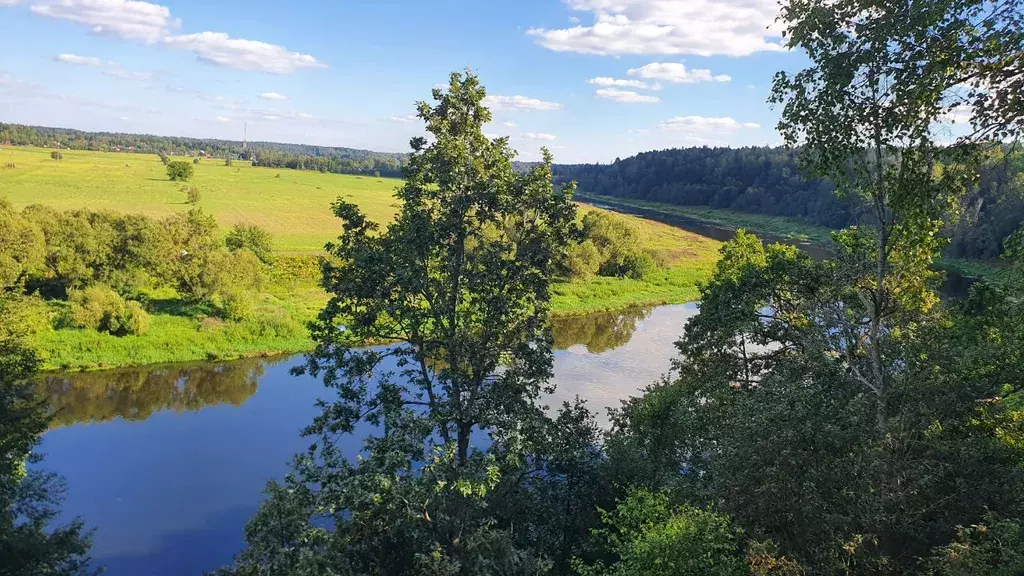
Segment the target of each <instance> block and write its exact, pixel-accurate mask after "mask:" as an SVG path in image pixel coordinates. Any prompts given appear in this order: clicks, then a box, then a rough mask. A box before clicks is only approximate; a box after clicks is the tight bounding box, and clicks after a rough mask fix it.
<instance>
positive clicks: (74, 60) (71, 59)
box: [53, 54, 105, 66]
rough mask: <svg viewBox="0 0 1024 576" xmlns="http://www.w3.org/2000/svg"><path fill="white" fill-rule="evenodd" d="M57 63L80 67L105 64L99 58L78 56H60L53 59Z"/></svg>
mask: <svg viewBox="0 0 1024 576" xmlns="http://www.w3.org/2000/svg"><path fill="white" fill-rule="evenodd" d="M53 59H54V60H56V61H57V62H64V63H65V64H78V65H79V66H103V65H104V64H105V63H104V62H103V60H100V59H99V58H93V57H91V56H79V55H78V54H58V55H57V56H55V57H54V58H53Z"/></svg>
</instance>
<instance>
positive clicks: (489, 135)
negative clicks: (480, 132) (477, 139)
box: [484, 132, 501, 140]
mask: <svg viewBox="0 0 1024 576" xmlns="http://www.w3.org/2000/svg"><path fill="white" fill-rule="evenodd" d="M484 138H487V139H488V140H494V139H496V138H501V136H498V135H497V134H494V133H491V132H484Z"/></svg>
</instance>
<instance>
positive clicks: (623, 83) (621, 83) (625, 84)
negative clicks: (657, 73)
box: [587, 76, 649, 90]
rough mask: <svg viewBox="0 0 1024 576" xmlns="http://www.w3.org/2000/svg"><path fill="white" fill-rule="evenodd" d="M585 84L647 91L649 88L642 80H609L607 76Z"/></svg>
mask: <svg viewBox="0 0 1024 576" xmlns="http://www.w3.org/2000/svg"><path fill="white" fill-rule="evenodd" d="M587 82H588V83H589V84H593V85H595V86H615V87H618V88H637V89H640V90H647V89H648V88H649V86H648V85H647V82H644V81H642V80H619V79H617V78H609V77H607V76H598V77H597V78H591V79H590V80H588V81H587Z"/></svg>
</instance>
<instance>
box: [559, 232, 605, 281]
mask: <svg viewBox="0 0 1024 576" xmlns="http://www.w3.org/2000/svg"><path fill="white" fill-rule="evenodd" d="M564 268H565V274H567V275H568V276H569V278H589V277H591V276H593V275H594V274H597V272H598V270H600V269H601V252H600V251H599V250H598V249H597V246H595V245H594V243H593V242H592V241H590V240H584V241H583V242H580V243H579V244H573V245H572V246H570V247H569V249H568V250H566V255H565V263H564Z"/></svg>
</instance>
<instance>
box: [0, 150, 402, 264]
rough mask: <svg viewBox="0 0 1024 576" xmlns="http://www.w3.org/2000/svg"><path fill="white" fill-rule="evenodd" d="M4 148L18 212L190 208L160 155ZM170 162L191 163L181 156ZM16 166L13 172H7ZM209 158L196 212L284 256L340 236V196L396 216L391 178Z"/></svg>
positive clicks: (0, 181)
mask: <svg viewBox="0 0 1024 576" xmlns="http://www.w3.org/2000/svg"><path fill="white" fill-rule="evenodd" d="M50 152H51V150H49V149H43V148H16V147H0V197H4V196H6V197H7V199H8V200H10V201H11V203H12V204H14V206H15V207H17V208H23V207H25V206H27V205H29V204H36V203H38V204H47V205H49V206H53V207H55V208H60V209H73V208H89V209H91V210H114V211H118V212H127V213H137V214H146V215H147V216H154V217H160V216H166V215H168V214H172V213H174V212H183V211H186V210H188V209H189V208H190V206H189V205H188V204H186V203H185V194H184V193H182V192H181V187H182V184H181V183H179V182H171V181H170V180H168V179H167V172H166V167H165V166H164V165H163V164H162V163H161V162H160V158H159V157H158V156H157V155H155V154H129V153H115V152H90V151H82V150H62V151H61V154H63V156H64V158H63V159H62V160H52V159H51V158H50ZM171 159H172V160H178V159H185V160H188V161H190V162H191V161H192V159H191V158H177V157H174V156H172V157H171ZM7 163H14V165H15V168H13V169H10V168H2V166H4V165H6V164H7ZM233 164H234V165H233V166H225V165H224V160H223V159H217V158H207V159H202V160H200V163H199V164H198V165H197V166H195V177H193V179H192V180H191V181H189V185H195V186H197V187H198V188H199V190H200V193H201V194H202V199H201V200H200V202H199V207H200V208H202V209H203V210H204V211H206V212H208V213H210V214H213V215H214V216H215V217H216V218H217V221H218V222H219V223H220V225H221V226H222V227H223V228H224V229H225V231H226V230H227V229H228V228H230V227H231V226H232V225H233V224H236V223H252V224H257V225H259V226H261V227H263V228H265V229H266V230H267V231H269V232H270V233H271V234H273V235H274V239H275V242H276V244H277V248H278V249H279V250H281V251H283V252H315V251H319V250H321V249H322V248H323V245H324V242H326V241H327V240H330V239H331V238H334V237H336V236H337V235H338V233H339V232H340V226H339V225H338V221H337V220H336V219H335V218H334V215H333V214H332V213H331V203H332V202H333V201H334V200H335V199H337V198H338V197H344V198H346V199H348V200H350V201H352V202H356V203H358V204H359V206H360V207H361V208H362V209H363V211H364V212H365V213H366V214H367V216H369V217H370V218H373V219H374V220H377V221H382V222H383V221H387V220H390V219H391V218H392V216H393V215H394V214H395V211H396V209H395V206H396V204H395V199H394V196H393V192H394V190H395V187H397V186H398V185H399V184H401V181H400V180H397V179H394V178H373V177H367V176H348V175H342V174H321V173H319V172H312V171H303V170H284V169H282V170H278V169H274V168H255V167H253V166H250V165H249V163H248V162H239V161H235V162H234V163H233Z"/></svg>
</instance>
